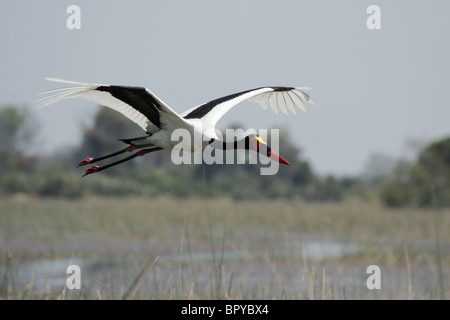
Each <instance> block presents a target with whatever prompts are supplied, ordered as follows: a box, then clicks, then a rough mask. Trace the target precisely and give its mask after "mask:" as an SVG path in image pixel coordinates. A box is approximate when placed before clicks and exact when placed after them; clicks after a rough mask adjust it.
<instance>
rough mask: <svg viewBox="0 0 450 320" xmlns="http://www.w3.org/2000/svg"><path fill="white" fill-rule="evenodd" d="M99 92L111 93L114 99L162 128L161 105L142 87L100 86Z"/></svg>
mask: <svg viewBox="0 0 450 320" xmlns="http://www.w3.org/2000/svg"><path fill="white" fill-rule="evenodd" d="M95 90H97V91H104V92H109V93H110V94H111V95H112V96H113V97H114V98H117V99H119V100H121V101H123V102H124V103H126V104H128V105H130V106H131V107H133V108H134V109H136V110H137V111H139V112H140V113H142V114H143V115H144V116H145V117H147V119H148V120H150V122H151V123H153V124H154V125H155V126H157V127H158V128H161V121H160V114H159V111H160V110H162V108H161V105H160V103H159V101H158V100H157V99H155V97H153V96H152V95H151V94H149V93H148V91H147V90H146V89H145V88H142V87H125V86H100V87H98V88H96V89H95Z"/></svg>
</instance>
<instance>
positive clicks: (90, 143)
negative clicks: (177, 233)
mask: <svg viewBox="0 0 450 320" xmlns="http://www.w3.org/2000/svg"><path fill="white" fill-rule="evenodd" d="M30 122H32V121H31V120H30V116H29V114H28V113H27V112H26V110H25V109H23V110H22V109H19V108H16V107H13V106H5V107H2V108H0V137H1V144H0V173H1V177H0V195H2V196H7V195H11V194H15V193H26V194H31V195H35V196H41V197H64V198H80V197H83V196H86V195H101V196H131V195H136V196H142V195H143V196H149V197H152V196H158V195H162V194H171V195H176V196H179V197H188V196H209V197H232V198H234V199H236V200H241V199H247V198H252V199H258V198H287V199H303V200H305V201H341V200H343V199H346V198H347V197H363V198H364V197H365V198H367V197H371V196H373V195H374V194H375V195H376V196H377V197H379V198H380V199H381V201H382V202H383V203H384V204H385V205H387V206H405V205H417V206H431V205H445V206H447V205H450V178H449V177H450V139H444V140H441V141H437V142H434V143H432V144H430V145H429V146H427V147H426V148H425V149H424V150H422V152H421V154H420V156H419V159H418V161H417V162H416V163H413V164H410V163H405V162H401V161H399V162H398V163H397V164H396V165H395V166H394V169H393V170H391V172H389V174H383V175H376V176H375V177H372V178H371V180H370V182H368V181H367V179H364V177H334V176H331V175H328V176H321V175H318V174H316V173H315V172H314V170H313V167H312V166H311V165H310V164H309V163H308V162H307V161H306V160H305V159H304V158H303V155H302V153H301V150H300V149H299V148H298V147H297V146H295V145H294V144H293V143H292V141H291V140H290V138H289V134H288V133H287V132H281V134H280V137H279V138H280V141H279V146H280V154H282V155H283V156H284V157H285V158H286V159H288V160H289V161H290V162H291V164H292V165H291V166H283V165H280V167H279V172H278V173H277V174H276V175H272V176H263V175H260V174H259V170H260V166H261V165H260V164H244V165H242V164H240V165H230V164H215V165H207V164H189V165H188V164H181V165H175V164H173V163H172V161H171V158H170V152H169V151H160V152H156V153H151V154H149V155H147V156H143V157H138V158H136V159H134V160H131V161H129V162H126V163H125V164H122V165H118V166H115V167H111V168H109V169H107V170H105V171H102V172H101V173H98V174H94V175H91V176H88V177H85V178H81V175H82V173H83V172H84V169H85V168H83V167H81V168H75V166H76V164H77V163H78V162H79V161H80V160H83V159H84V158H86V156H94V157H95V156H101V155H104V154H108V153H111V152H114V151H116V150H119V149H122V148H124V147H125V145H124V144H123V143H122V142H120V141H118V139H119V138H127V137H134V136H141V135H142V131H141V129H140V128H138V127H137V126H136V125H134V124H133V123H131V122H130V121H128V120H127V119H126V118H124V117H122V116H121V115H119V114H118V113H117V112H115V111H112V110H110V109H108V108H101V109H100V111H99V112H98V113H97V115H96V117H95V120H94V123H93V125H92V126H91V127H89V128H86V129H85V130H84V132H83V137H82V143H81V144H80V145H79V146H78V147H75V148H74V150H71V151H70V152H65V153H64V154H59V155H58V156H56V155H53V156H52V157H45V156H38V155H30V154H29V152H25V151H26V150H27V148H26V145H27V143H28V144H29V143H32V136H33V133H35V130H36V126H35V125H30ZM235 127H239V126H238V125H235ZM126 155H127V154H125V155H124V156H126ZM128 155H129V154H128ZM105 163H108V161H105Z"/></svg>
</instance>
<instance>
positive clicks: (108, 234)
mask: <svg viewBox="0 0 450 320" xmlns="http://www.w3.org/2000/svg"><path fill="white" fill-rule="evenodd" d="M0 212H1V213H0V254H1V256H0V257H1V267H0V268H1V269H0V281H1V282H0V295H1V297H2V298H4V299H55V298H61V299H123V298H127V299H230V298H231V299H445V298H448V297H449V296H450V293H449V285H448V284H449V279H450V273H449V270H450V257H449V252H450V247H449V244H450V233H449V232H448V230H450V210H448V209H436V210H431V209H426V210H425V209H386V208H384V207H382V206H380V205H379V204H378V203H375V202H361V201H358V200H348V201H346V202H343V203H305V202H301V201H283V200H274V201H271V200H264V201H252V200H245V201H238V202H236V201H233V200H230V199H204V198H182V199H178V198H170V197H157V198H98V197H92V198H89V197H87V198H83V199H79V200H60V199H38V198H30V197H26V196H20V195H18V196H15V197H11V198H4V199H1V201H0ZM69 264H79V265H80V267H81V270H82V289H81V290H68V289H67V288H66V287H65V280H66V276H67V275H66V268H67V266H68V265H69ZM374 264H375V265H378V266H380V269H381V289H380V290H369V289H368V288H367V287H366V280H367V278H368V276H369V275H368V274H367V273H366V268H367V266H369V265H374Z"/></svg>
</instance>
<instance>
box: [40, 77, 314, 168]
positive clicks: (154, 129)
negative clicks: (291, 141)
mask: <svg viewBox="0 0 450 320" xmlns="http://www.w3.org/2000/svg"><path fill="white" fill-rule="evenodd" d="M48 80H50V81H56V82H61V83H69V84H72V85H76V86H72V87H67V88H61V89H54V90H50V91H47V92H44V93H43V94H47V96H46V97H44V98H43V99H41V100H40V107H45V106H47V105H50V104H53V103H56V102H58V101H61V100H64V99H71V98H84V99H87V100H90V101H94V102H96V103H99V104H101V105H103V106H106V107H109V108H111V109H113V110H116V111H118V112H120V113H121V114H123V115H124V116H126V117H127V118H129V119H130V120H131V121H133V122H135V123H136V124H137V125H139V126H140V127H141V128H142V129H143V130H144V131H145V132H146V135H145V136H142V137H138V138H131V139H122V141H123V142H125V143H127V144H129V147H127V148H125V149H123V150H120V151H118V152H115V153H113V154H110V155H107V156H104V157H100V158H87V159H85V160H84V161H81V162H80V163H79V164H78V166H81V165H86V164H90V163H94V162H97V161H100V160H103V159H106V158H109V157H112V156H115V155H118V154H121V153H124V152H130V151H133V150H135V149H141V150H140V151H138V152H137V153H135V154H133V155H132V156H130V157H128V158H125V159H122V160H120V161H117V162H114V163H112V164H109V165H106V166H102V167H99V166H94V167H92V168H90V169H87V170H86V172H85V174H84V175H87V174H90V173H94V172H98V171H101V170H104V169H106V168H108V167H111V166H113V165H116V164H119V163H122V162H124V161H127V160H130V159H132V158H134V157H136V156H141V155H144V154H146V153H149V152H154V151H158V150H161V149H168V150H175V151H178V150H177V149H180V150H181V149H182V150H184V151H186V150H190V151H191V152H195V151H198V150H201V149H203V148H204V147H206V146H208V145H210V144H212V143H214V147H218V148H223V149H225V148H227V147H229V146H231V147H232V148H234V149H236V148H237V147H236V145H237V144H236V143H231V144H230V143H226V142H222V141H220V139H219V137H218V136H217V134H216V129H215V128H216V124H217V122H218V121H219V120H220V119H221V118H222V117H223V115H225V114H226V113H227V112H228V111H229V110H231V109H232V108H233V107H235V106H236V105H238V104H239V103H241V102H243V101H246V100H250V101H255V102H257V103H259V104H260V105H261V106H262V107H263V108H264V109H267V108H268V107H269V105H270V107H271V109H272V110H273V111H274V113H276V114H278V111H279V110H281V111H282V112H283V113H284V114H289V113H292V114H294V115H295V114H297V110H296V108H299V109H300V110H302V111H305V110H306V109H305V106H304V103H303V100H305V101H306V102H309V103H311V104H313V101H312V100H311V98H310V97H309V95H308V94H307V93H305V92H304V90H305V89H308V88H296V87H261V88H257V89H252V90H247V91H242V92H238V93H234V94H231V95H228V96H225V97H222V98H218V99H215V100H212V101H209V102H207V103H204V104H201V105H199V106H197V107H194V108H191V109H189V110H187V111H185V112H184V113H182V114H178V113H176V112H175V111H174V110H172V109H171V108H170V107H169V106H167V105H166V104H165V103H164V102H163V101H162V100H160V99H159V98H158V97H157V96H156V95H154V94H153V93H152V92H151V91H150V90H148V89H146V88H142V87H127V86H114V85H101V84H91V83H82V82H74V81H67V80H61V79H53V78H49V79H48ZM176 129H185V130H187V132H188V133H189V134H190V135H191V137H195V136H200V137H202V139H189V140H183V141H184V142H183V141H182V142H180V141H173V140H172V139H171V137H172V133H173V132H174V131H175V130H176ZM243 140H245V141H244V142H245V143H244V144H242V145H243V146H244V148H246V149H251V146H253V149H252V150H254V151H256V152H260V151H259V150H260V148H259V146H260V145H262V144H263V145H266V144H265V142H264V141H263V140H262V139H261V138H259V137H258V136H256V135H249V136H247V137H245V138H244V139H243ZM250 142H251V143H250ZM264 152H265V153H266V154H265V155H266V156H268V157H269V158H271V159H273V160H276V161H279V162H281V163H284V164H289V163H288V162H287V161H286V160H284V159H283V158H282V157H281V156H280V155H278V154H277V153H276V152H275V151H273V150H271V149H270V147H268V146H267V147H266V148H265V149H264ZM84 175H83V176H84Z"/></svg>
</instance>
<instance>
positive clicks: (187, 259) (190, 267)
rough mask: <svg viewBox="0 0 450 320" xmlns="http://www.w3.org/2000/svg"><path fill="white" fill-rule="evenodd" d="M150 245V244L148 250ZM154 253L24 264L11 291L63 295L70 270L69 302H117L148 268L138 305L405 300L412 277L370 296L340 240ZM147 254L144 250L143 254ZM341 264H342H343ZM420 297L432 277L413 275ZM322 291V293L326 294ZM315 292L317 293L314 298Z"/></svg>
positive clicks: (392, 279) (432, 286)
mask: <svg viewBox="0 0 450 320" xmlns="http://www.w3.org/2000/svg"><path fill="white" fill-rule="evenodd" d="M146 245H148V243H147V244H146ZM159 245H160V248H159V250H155V251H156V253H157V255H156V254H143V252H142V250H140V251H133V250H131V252H129V253H128V254H124V252H122V253H121V254H118V255H112V254H109V255H107V256H106V257H105V256H101V255H98V256H95V255H94V256H92V257H86V258H82V259H81V258H73V259H67V258H56V259H36V260H32V261H22V262H21V263H20V264H17V265H15V266H13V270H12V271H11V270H10V271H9V272H10V273H12V274H13V275H14V277H13V279H14V287H15V288H26V287H29V286H30V285H31V284H32V285H33V287H34V289H35V290H36V291H38V292H45V291H46V290H47V291H48V290H49V288H50V289H51V290H53V291H54V292H62V290H63V289H64V287H65V285H66V280H67V276H68V274H67V267H68V266H69V265H78V266H79V267H80V270H81V285H82V291H81V292H82V294H81V295H80V291H79V290H66V291H67V295H66V297H68V298H71V297H73V298H77V297H79V296H80V297H82V298H87V299H95V298H98V297H99V295H100V297H102V298H107V299H110V298H112V299H114V298H119V297H121V296H123V294H124V293H125V292H127V290H128V289H129V288H131V287H132V285H133V282H134V281H135V279H136V278H137V277H138V275H139V274H140V272H141V270H142V268H143V267H144V266H145V264H146V262H148V261H150V267H149V268H148V269H147V270H148V271H149V272H148V274H147V275H146V277H145V278H144V277H142V278H141V279H145V280H144V282H143V284H142V286H141V288H140V291H139V293H138V294H137V295H136V296H134V297H135V298H157V299H160V298H183V299H184V298H187V297H189V296H191V297H210V295H211V290H212V291H213V292H216V294H217V295H220V294H222V295H223V293H224V292H227V293H228V294H229V295H230V296H231V297H234V298H244V299H254V298H256V299H268V298H270V299H272V298H275V299H277V298H278V299H284V298H288V299H289V298H293V299H309V298H312V297H314V298H318V299H320V298H328V299H331V298H337V299H406V298H408V283H409V280H408V277H407V272H406V270H405V269H404V268H402V267H392V266H390V267H385V266H381V270H382V281H381V284H382V289H381V290H369V289H368V288H367V286H366V280H367V277H368V276H369V275H368V274H367V273H366V268H367V266H365V265H360V264H358V263H344V262H342V261H345V258H350V259H348V260H349V261H351V257H352V256H356V255H358V252H359V251H360V249H361V248H360V247H359V245H358V244H356V243H353V242H347V241H340V240H336V239H320V238H318V239H316V238H309V239H297V240H294V241H292V239H291V240H290V241H289V242H288V243H284V245H281V246H278V247H272V248H265V247H264V246H261V247H259V248H257V249H251V250H249V249H246V250H243V249H236V248H225V249H223V250H222V249H217V248H215V250H214V252H213V251H212V250H211V248H210V246H208V245H204V246H199V247H194V248H190V249H189V250H187V248H184V250H183V254H182V255H180V252H179V251H180V250H179V249H180V248H179V245H178V247H177V246H176V245H174V246H173V247H170V248H169V247H164V245H162V244H159ZM141 249H142V248H141ZM342 259H344V260H342ZM412 282H413V283H414V284H415V287H414V293H415V298H419V299H420V298H433V296H434V295H435V293H436V287H437V282H436V276H435V271H434V270H427V269H426V268H422V269H420V270H414V273H413V275H412ZM322 288H325V291H322ZM312 292H314V293H312Z"/></svg>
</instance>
